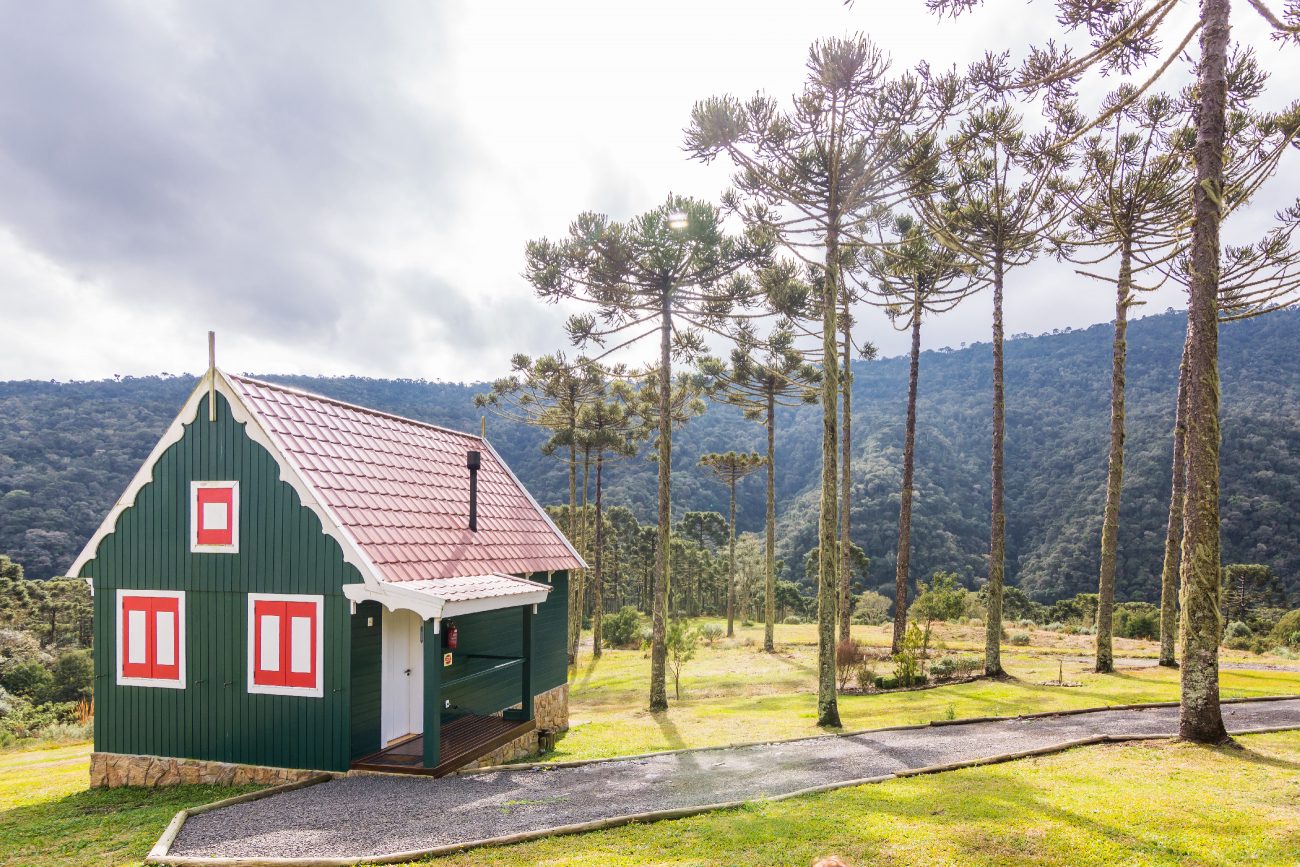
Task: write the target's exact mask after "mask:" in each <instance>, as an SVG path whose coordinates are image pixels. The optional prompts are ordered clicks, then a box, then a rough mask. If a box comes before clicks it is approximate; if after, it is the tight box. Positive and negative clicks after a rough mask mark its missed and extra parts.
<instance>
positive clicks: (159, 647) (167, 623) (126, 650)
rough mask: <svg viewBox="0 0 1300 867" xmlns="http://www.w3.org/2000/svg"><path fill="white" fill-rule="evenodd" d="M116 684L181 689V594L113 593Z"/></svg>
mask: <svg viewBox="0 0 1300 867" xmlns="http://www.w3.org/2000/svg"><path fill="white" fill-rule="evenodd" d="M117 682H118V684H120V685H122V686H165V687H171V688H173V689H184V688H185V594H184V593H183V592H181V591H179V590H124V589H119V590H118V591H117Z"/></svg>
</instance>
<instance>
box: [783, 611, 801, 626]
mask: <svg viewBox="0 0 1300 867" xmlns="http://www.w3.org/2000/svg"><path fill="white" fill-rule="evenodd" d="M781 622H782V623H784V624H785V625H786V626H800V625H802V624H803V618H802V617H800V616H799V615H798V614H791V615H790V616H789V617H787V618H786V619H785V620H782V621H781Z"/></svg>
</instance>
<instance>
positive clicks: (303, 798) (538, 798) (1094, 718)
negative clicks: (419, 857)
mask: <svg viewBox="0 0 1300 867" xmlns="http://www.w3.org/2000/svg"><path fill="white" fill-rule="evenodd" d="M1223 716H1224V721H1225V723H1226V724H1227V727H1228V729H1229V731H1243V730H1246V729H1252V728H1262V727H1269V726H1287V725H1295V726H1297V727H1300V699H1291V700H1287V701H1272V702H1258V703H1244V704H1225V705H1224V706H1223ZM1177 720H1178V708H1176V707H1172V708H1147V709H1144V710H1124V711H1098V712H1094V713H1087V714H1078V715H1075V716H1058V717H1041V718H1037V719H1021V720H999V721H993V722H980V723H970V724H967V725H956V726H935V727H930V728H923V729H913V730H903V731H881V732H875V733H871V734H863V735H856V736H852V737H825V738H814V739H810V740H803V741H793V742H787V743H778V744H767V745H758V746H746V747H732V748H726V749H717V750H704V751H695V752H684V753H675V754H669V755H661V756H654V757H650V758H645V759H632V760H628V759H623V760H611V761H607V762H600V763H597V764H589V765H583V766H579V767H572V768H554V769H546V770H514V771H511V770H502V771H494V772H489V773H482V774H467V775H462V776H452V777H447V778H444V779H440V780H433V779H429V778H427V777H400V776H356V777H347V778H343V779H339V780H335V781H332V782H328V783H322V784H320V785H316V786H311V787H309V788H306V789H300V790H297V791H293V792H286V793H284V794H281V795H275V796H272V797H270V798H265V799H263V800H260V801H252V802H249V803H245V804H238V805H235V806H231V807H227V808H224V809H220V810H214V811H212V812H210V813H203V814H200V815H198V816H193V817H191V818H190V819H189V821H187V822H186V823H185V826H184V828H183V829H182V831H181V833H180V836H179V837H178V838H177V839H176V841H175V843H174V844H173V846H172V849H171V853H170V854H172V855H191V856H204V855H207V856H243V857H252V858H257V857H277V856H278V857H313V856H314V857H364V856H376V855H381V854H385V853H393V852H403V851H411V850H415V849H425V848H432V847H434V846H442V845H447V844H452V843H459V842H464V841H469V840H477V839H483V838H487V837H497V836H502V835H506V834H517V833H521V832H524V831H531V830H538V829H545V828H555V827H559V826H562V825H570V824H575V823H579V822H589V821H592V820H596V819H603V818H610V817H614V816H624V815H627V814H630V813H642V812H648V811H652V810H665V809H673V808H680V807H691V806H700V805H704V804H712V803H719V802H724V801H735V800H738V799H748V798H760V797H764V796H771V795H779V794H783V793H786V792H793V791H797V790H800V789H805V788H808V787H810V786H818V785H824V784H828V783H834V782H838V781H848V780H856V779H863V778H866V777H873V776H880V775H885V774H890V773H894V772H897V771H901V770H904V769H908V768H921V767H927V766H930V765H937V764H945V763H949V762H959V761H970V760H973V759H979V758H986V757H991V756H995V755H999V754H1003V753H1008V752H1017V751H1023V750H1030V749H1035V748H1039V747H1049V746H1053V745H1057V744H1061V743H1063V742H1066V741H1073V740H1078V739H1080V738H1086V737H1092V736H1095V735H1125V734H1152V735H1172V734H1174V733H1175V732H1176V730H1177Z"/></svg>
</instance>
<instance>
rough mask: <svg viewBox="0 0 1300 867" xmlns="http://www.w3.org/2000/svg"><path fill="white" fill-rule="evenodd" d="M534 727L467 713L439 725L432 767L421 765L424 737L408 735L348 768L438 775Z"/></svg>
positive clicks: (535, 725)
mask: <svg viewBox="0 0 1300 867" xmlns="http://www.w3.org/2000/svg"><path fill="white" fill-rule="evenodd" d="M535 728H537V723H536V722H535V721H534V720H531V719H530V720H518V719H507V718H505V717H499V716H477V715H474V714H469V715H466V716H461V717H457V718H456V719H454V720H452V721H451V722H449V723H447V724H446V725H444V726H442V730H441V738H440V739H441V741H442V744H441V747H442V748H441V761H439V762H438V764H437V766H436V767H432V768H426V767H425V766H424V736H423V735H412V736H410V737H408V738H407V739H406V740H403V741H400V742H398V743H396V744H393V745H392V746H390V747H385V748H384V749H382V750H378V751H377V752H373V753H371V754H370V755H368V756H362V757H361V758H359V759H357V760H356V761H354V762H353V763H352V769H353V770H357V771H382V772H384V773H389V774H422V775H425V776H430V777H441V776H445V775H446V774H449V773H451V772H452V771H454V770H456V769H458V768H463V767H465V766H466V765H468V764H470V763H471V762H473V761H474V760H476V759H480V758H482V757H483V756H485V755H487V754H488V753H490V752H492V751H493V750H495V749H497V748H498V747H503V746H505V745H506V744H508V743H510V742H511V741H513V740H514V739H515V738H518V737H522V736H523V735H526V734H528V733H529V732H531V731H533V730H534V729H535Z"/></svg>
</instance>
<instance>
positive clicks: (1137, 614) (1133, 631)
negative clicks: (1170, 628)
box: [1114, 602, 1160, 641]
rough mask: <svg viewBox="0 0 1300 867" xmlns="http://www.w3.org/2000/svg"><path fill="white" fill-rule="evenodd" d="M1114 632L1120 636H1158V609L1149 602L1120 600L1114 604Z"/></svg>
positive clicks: (1148, 637)
mask: <svg viewBox="0 0 1300 867" xmlns="http://www.w3.org/2000/svg"><path fill="white" fill-rule="evenodd" d="M1114 627H1115V634H1116V635H1117V636H1119V637H1120V638H1145V639H1147V640H1148V641H1155V640H1156V639H1157V638H1159V637H1160V609H1159V608H1157V607H1156V606H1154V605H1152V604H1151V603H1150V602H1121V603H1120V604H1118V605H1116V606H1115V621H1114Z"/></svg>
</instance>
